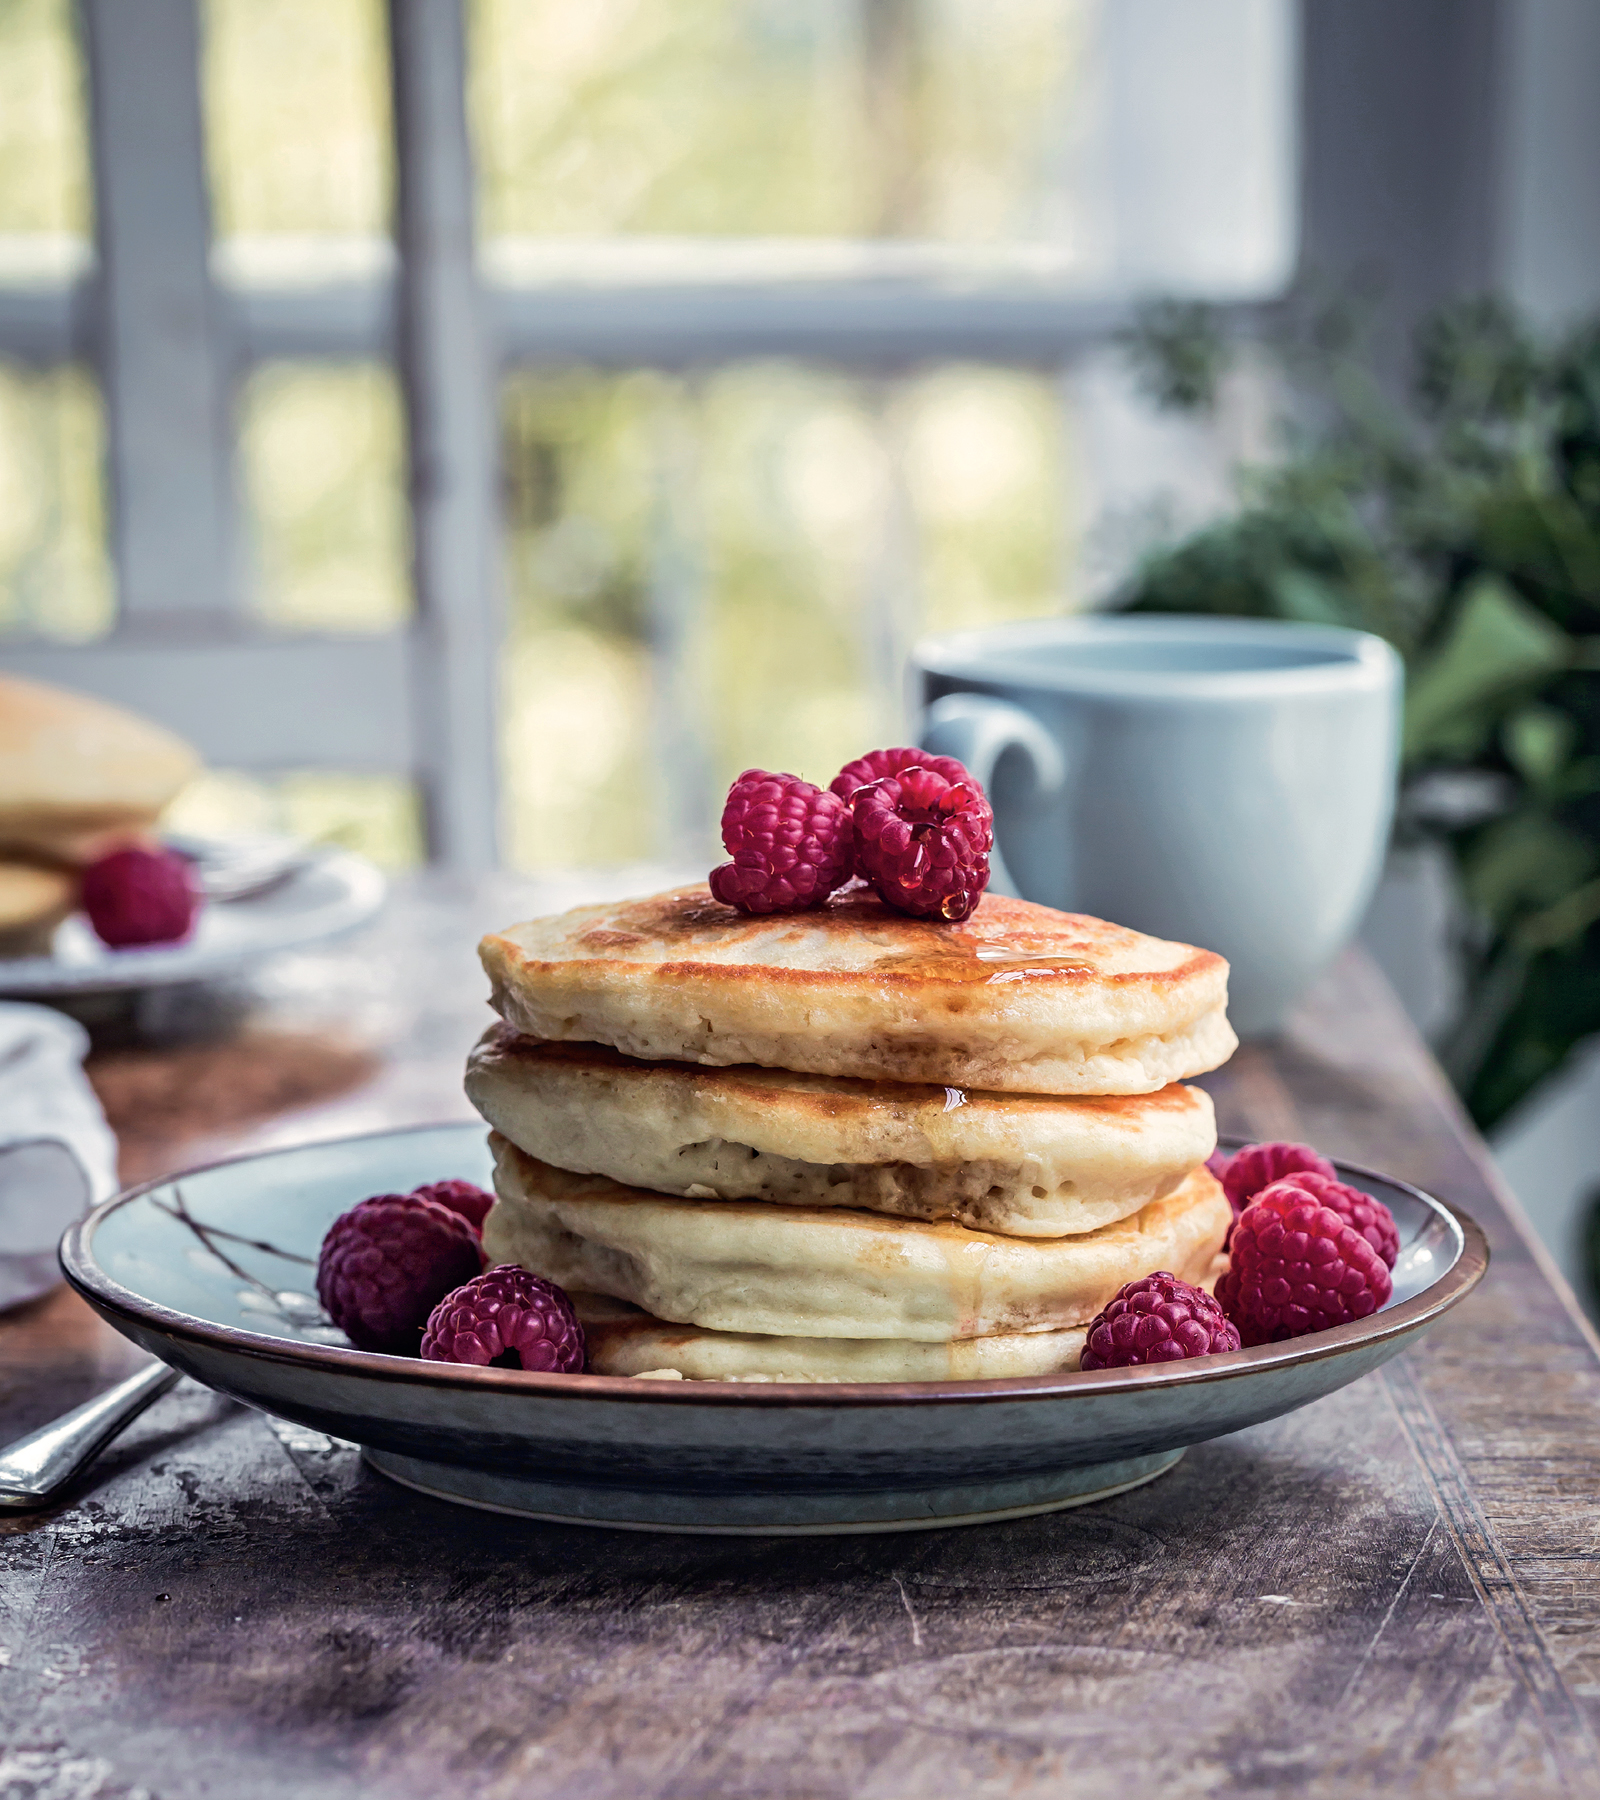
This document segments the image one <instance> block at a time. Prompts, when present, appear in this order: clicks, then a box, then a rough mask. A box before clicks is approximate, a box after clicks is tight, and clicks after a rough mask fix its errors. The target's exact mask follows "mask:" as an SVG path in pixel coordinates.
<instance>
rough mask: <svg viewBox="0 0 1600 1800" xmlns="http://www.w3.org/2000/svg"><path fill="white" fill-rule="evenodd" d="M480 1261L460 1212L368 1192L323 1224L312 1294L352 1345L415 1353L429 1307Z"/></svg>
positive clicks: (467, 1277) (479, 1251)
mask: <svg viewBox="0 0 1600 1800" xmlns="http://www.w3.org/2000/svg"><path fill="white" fill-rule="evenodd" d="M482 1267H483V1251H482V1249H481V1248H480V1246H479V1244H478V1234H477V1232H476V1231H474V1229H473V1228H472V1226H471V1225H469V1224H468V1223H467V1221H466V1220H465V1219H464V1218H462V1216H461V1214H460V1213H457V1212H452V1211H451V1210H450V1208H449V1207H448V1206H441V1205H440V1204H439V1202H438V1201H437V1200H423V1199H419V1198H418V1197H417V1196H416V1195H415V1194H374V1195H373V1196H372V1198H371V1199H370V1200H363V1201H362V1202H361V1203H360V1205H359V1206H352V1207H351V1209H350V1210H349V1212H347V1213H341V1214H340V1216H339V1217H338V1218H337V1219H335V1220H334V1222H333V1223H332V1224H331V1225H330V1226H329V1227H328V1235H327V1236H326V1237H325V1238H324V1239H323V1240H322V1251H321V1253H320V1255H319V1256H318V1257H317V1298H318V1299H319V1300H320V1301H321V1302H322V1305H323V1309H324V1311H325V1312H326V1313H327V1315H328V1317H329V1318H330V1319H332V1320H333V1322H334V1324H335V1325H337V1326H338V1327H339V1329H340V1330H341V1331H342V1332H343V1333H344V1334H345V1336H346V1337H347V1338H349V1340H350V1342H351V1343H352V1344H354V1345H355V1346H356V1348H357V1349H358V1350H383V1351H387V1352H388V1353H389V1354H390V1355H392V1356H415V1355H416V1353H417V1342H418V1338H419V1336H420V1334H421V1331H422V1328H423V1326H424V1325H425V1324H426V1323H427V1320H428V1314H429V1313H430V1312H432V1311H433V1309H434V1307H435V1306H437V1305H438V1303H439V1301H440V1300H442V1299H443V1298H444V1296H445V1295H446V1294H448V1293H449V1292H450V1291H451V1289H452V1288H458V1287H460V1286H461V1284H462V1282H464V1281H470V1280H471V1279H472V1277H473V1276H474V1275H476V1274H477V1273H478V1271H479V1270H480V1269H481V1268H482Z"/></svg>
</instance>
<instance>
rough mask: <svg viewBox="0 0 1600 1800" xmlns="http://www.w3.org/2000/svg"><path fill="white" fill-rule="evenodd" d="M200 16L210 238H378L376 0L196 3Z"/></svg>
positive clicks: (386, 159) (381, 175) (382, 121)
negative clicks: (214, 234) (212, 225)
mask: <svg viewBox="0 0 1600 1800" xmlns="http://www.w3.org/2000/svg"><path fill="white" fill-rule="evenodd" d="M201 19H202V25H203V29H204V38H203V44H204V50H203V58H202V64H203V66H202V92H203V95H204V99H205V120H206V162H207V165H208V168H209V174H210V181H211V204H212V211H213V216H214V220H215V228H216V232H217V235H218V236H219V237H230V236H239V235H244V236H259V235H263V234H266V235H274V236H282V235H286V234H287V235H290V236H335V237H337V236H364V235H370V234H382V233H386V232H387V231H388V229H389V214H390V195H391V192H392V187H393V158H392V155H391V150H390V127H389V73H388V69H389V63H388V57H389V50H388V38H387V34H386V32H385V28H384V18H383V8H382V5H381V0H204V4H203V7H202V11H201Z"/></svg>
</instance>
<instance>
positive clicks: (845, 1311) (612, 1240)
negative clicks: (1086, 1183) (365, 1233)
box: [483, 1132, 1233, 1344]
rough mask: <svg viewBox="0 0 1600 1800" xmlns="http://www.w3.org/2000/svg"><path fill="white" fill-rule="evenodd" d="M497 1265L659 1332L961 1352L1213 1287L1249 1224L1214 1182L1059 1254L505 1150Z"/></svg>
mask: <svg viewBox="0 0 1600 1800" xmlns="http://www.w3.org/2000/svg"><path fill="white" fill-rule="evenodd" d="M489 1141H490V1145H491V1147H492V1149H493V1151H494V1154H495V1164H496V1167H495V1178H494V1180H495V1192H496V1194H497V1195H498V1196H499V1198H498V1199H497V1201H496V1203H495V1205H494V1206H493V1207H492V1208H491V1209H490V1212H489V1216H488V1217H487V1218H486V1219H485V1220H484V1226H483V1247H484V1252H485V1254H486V1255H487V1256H488V1258H489V1261H490V1262H491V1263H496V1262H515V1263H520V1264H521V1265H522V1266H523V1267H524V1268H527V1269H531V1270H533V1272H534V1273H535V1274H538V1275H543V1276H546V1277H547V1278H548V1279H549V1280H551V1281H554V1282H556V1283H558V1284H559V1285H560V1286H561V1287H564V1288H566V1289H567V1290H568V1291H569V1292H571V1291H572V1290H574V1289H581V1290H583V1291H586V1292H590V1293H597V1294H609V1295H610V1296H611V1297H612V1298H613V1299H617V1300H626V1301H628V1302H629V1304H630V1305H633V1306H637V1307H641V1308H642V1309H643V1310H644V1311H646V1312H648V1313H653V1314H654V1315H655V1316H656V1317H657V1318H660V1319H666V1320H669V1321H671V1322H672V1323H674V1324H680V1325H702V1326H704V1327H706V1328H707V1329H708V1330H711V1331H734V1332H752V1333H755V1334H757V1335H760V1336H765V1337H826V1338H910V1339H913V1340H915V1341H917V1342H921V1343H934V1344H939V1343H948V1342H949V1341H950V1340H951V1339H952V1338H969V1337H991V1336H997V1335H1002V1334H1008V1333H1014V1332H1032V1331H1058V1330H1061V1329H1063V1328H1066V1327H1070V1326H1075V1325H1086V1324H1088V1322H1089V1321H1090V1320H1091V1319H1092V1318H1093V1317H1094V1315H1095V1314H1096V1313H1097V1312H1098V1311H1099V1310H1100V1309H1101V1307H1102V1306H1104V1305H1105V1303H1106V1302H1107V1301H1108V1300H1110V1299H1111V1298H1112V1296H1113V1295H1114V1294H1115V1293H1116V1291H1117V1289H1118V1288H1120V1287H1121V1286H1122V1285H1123V1284H1124V1283H1125V1282H1128V1281H1133V1280H1135V1279H1136V1278H1137V1277H1139V1276H1141V1275H1148V1274H1149V1273H1150V1272H1151V1271H1152V1270H1155V1269H1169V1270H1171V1272H1172V1273H1173V1274H1175V1275H1177V1276H1179V1277H1181V1278H1182V1279H1183V1280H1185V1281H1200V1280H1202V1279H1204V1278H1205V1277H1206V1276H1208V1275H1209V1274H1210V1273H1211V1270H1212V1265H1213V1262H1214V1260H1215V1258H1216V1256H1217V1253H1218V1252H1219V1251H1220V1250H1221V1248H1222V1240H1223V1236H1224V1234H1225V1233H1226V1231H1227V1229H1228V1226H1229V1224H1230V1222H1231V1220H1232V1217H1233V1213H1232V1209H1231V1208H1230V1206H1229V1205H1228V1201H1227V1198H1226V1196H1225V1195H1224V1194H1223V1192H1222V1189H1221V1187H1220V1186H1219V1185H1218V1183H1217V1182H1216V1181H1215V1180H1214V1179H1213V1178H1212V1177H1211V1175H1210V1174H1208V1173H1207V1171H1206V1170H1205V1169H1204V1168H1200V1169H1196V1170H1194V1171H1193V1172H1192V1173H1191V1174H1190V1175H1189V1176H1188V1178H1187V1179H1186V1180H1185V1181H1184V1182H1183V1184H1182V1185H1181V1186H1180V1187H1178V1188H1177V1189H1176V1190H1175V1191H1174V1192H1173V1193H1171V1194H1168V1195H1166V1196H1165V1197H1164V1198H1162V1199H1160V1200H1155V1201H1152V1202H1151V1203H1150V1205H1148V1206H1146V1207H1144V1208H1143V1209H1142V1210H1141V1211H1140V1212H1137V1213H1135V1214H1133V1215H1132V1216H1131V1217H1130V1218H1126V1219H1121V1220H1119V1221H1118V1222H1117V1223H1116V1224H1115V1225H1106V1226H1103V1227H1102V1228H1101V1229H1100V1230H1099V1231H1093V1232H1088V1233H1086V1234H1085V1235H1084V1236H1082V1237H1073V1238H1055V1239H1051V1240H1048V1241H1044V1240H1038V1239H1035V1240H1027V1239H1021V1238H1012V1237H1001V1236H999V1235H997V1234H995V1233H992V1232H979V1231H968V1230H966V1229H965V1228H964V1227H962V1226H960V1225H949V1224H927V1223H923V1222H921V1221H911V1220H905V1219H888V1218H884V1217H882V1216H881V1215H879V1214H877V1213H867V1212H850V1211H844V1210H838V1211H826V1210H822V1209H820V1208H814V1207H798V1206H774V1205H771V1204H770V1203H766V1202H761V1201H747V1200H680V1199H673V1198H669V1197H668V1196H666V1195H662V1194H652V1193H647V1192H645V1190H643V1189H642V1188H629V1187H623V1186H621V1185H620V1184H619V1183H617V1182H614V1181H609V1180H607V1179H606V1177H605V1176H603V1175H574V1174H571V1173H569V1172H568V1171H566V1170H564V1169H556V1168H552V1167H551V1166H550V1165H549V1164H548V1163H541V1162H536V1161H535V1160H534V1159H533V1158H532V1157H529V1156H527V1155H525V1154H524V1153H523V1152H522V1151H521V1150H519V1149H518V1148H517V1147H516V1146H515V1145H514V1144H512V1143H511V1142H510V1141H509V1140H508V1139H506V1138H504V1137H501V1136H500V1135H499V1133H498V1132H497V1133H494V1134H492V1135H491V1137H490V1140H489Z"/></svg>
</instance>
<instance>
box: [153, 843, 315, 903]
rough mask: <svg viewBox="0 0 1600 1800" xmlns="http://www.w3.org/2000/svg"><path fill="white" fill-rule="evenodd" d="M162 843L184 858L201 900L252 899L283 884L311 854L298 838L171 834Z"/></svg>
mask: <svg viewBox="0 0 1600 1800" xmlns="http://www.w3.org/2000/svg"><path fill="white" fill-rule="evenodd" d="M166 842H167V844H168V846H169V847H170V848H171V849H173V850H176V851H177V852H178V854H179V855H180V856H182V857H185V858H187V860H188V862H189V865H190V867H191V868H192V869H193V870H194V875H195V880H196V881H198V882H199V884H200V891H201V892H202V893H203V894H204V895H205V897H206V898H207V899H208V900H217V901H227V900H252V899H254V898H255V896H256V895H257V894H264V893H266V892H267V891H268V890H269V889H271V888H275V887H277V886H278V885H279V884H280V883H281V882H284V881H287V880H288V879H289V877H290V876H291V875H293V874H294V873H295V871H296V870H297V869H302V868H304V867H305V865H306V864H307V863H308V862H309V861H310V860H311V858H312V856H313V855H314V854H315V851H314V849H313V847H312V846H311V845H309V844H305V843H302V842H301V841H300V840H299V839H298V838H288V837H271V836H265V835H260V836H252V837H234V838H202V837H186V836H181V835H177V834H173V835H169V836H168V838H167V839H166Z"/></svg>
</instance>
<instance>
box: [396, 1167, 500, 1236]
mask: <svg viewBox="0 0 1600 1800" xmlns="http://www.w3.org/2000/svg"><path fill="white" fill-rule="evenodd" d="M411 1192H412V1197H413V1198H414V1199H417V1200H437V1201H438V1203H439V1204H440V1205H441V1206H448V1207H449V1208H450V1210H451V1212H453V1213H459V1214H460V1215H461V1217H462V1218H463V1219H465V1220H466V1222H467V1223H468V1224H469V1225H470V1226H471V1227H472V1229H473V1230H474V1231H475V1232H477V1233H478V1235H479V1236H480V1237H481V1236H482V1235H483V1222H484V1220H485V1219H486V1218H488V1216H489V1208H490V1207H491V1206H493V1205H494V1195H493V1194H486V1193H485V1192H484V1191H483V1189H482V1188H481V1187H474V1186H473V1185H472V1183H471V1182H470V1181H453V1180H452V1181H428V1182H424V1183H423V1185H422V1186H421V1187H419V1188H413V1189H412V1190H411Z"/></svg>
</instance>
